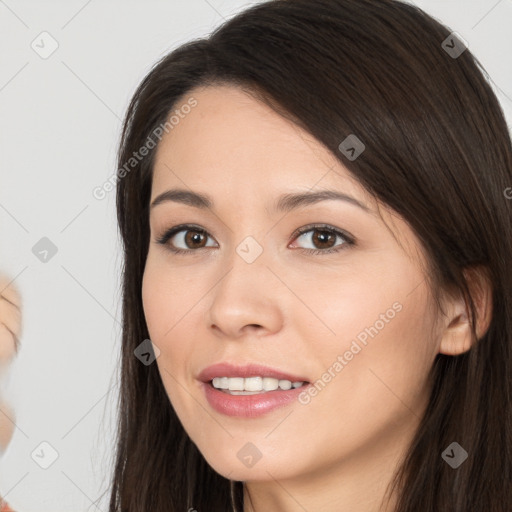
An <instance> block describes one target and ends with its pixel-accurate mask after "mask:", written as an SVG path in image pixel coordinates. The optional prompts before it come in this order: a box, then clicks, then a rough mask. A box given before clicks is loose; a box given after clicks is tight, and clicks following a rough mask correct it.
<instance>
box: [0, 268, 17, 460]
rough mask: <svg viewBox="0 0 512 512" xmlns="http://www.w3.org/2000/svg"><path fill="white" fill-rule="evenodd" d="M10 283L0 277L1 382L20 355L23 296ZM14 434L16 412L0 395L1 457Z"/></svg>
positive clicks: (8, 280) (5, 278) (3, 277)
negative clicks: (14, 359) (12, 362)
mask: <svg viewBox="0 0 512 512" xmlns="http://www.w3.org/2000/svg"><path fill="white" fill-rule="evenodd" d="M10 281H11V280H10V279H8V278H7V277H6V276H3V275H0V380H1V379H2V378H3V376H4V373H5V371H6V369H7V367H8V366H9V364H10V362H11V361H12V359H13V358H14V357H15V356H16V354H17V353H18V350H19V344H20V337H21V296H20V294H19V292H18V290H17V289H16V288H15V286H14V284H13V283H11V282H10ZM0 391H1V386H0ZM13 433H14V411H13V410H12V409H11V407H10V406H9V404H7V403H6V402H4V399H3V397H2V396H1V394H0V455H1V454H2V453H3V452H4V451H5V450H6V448H7V446H8V444H9V442H10V440H11V438H12V435H13Z"/></svg>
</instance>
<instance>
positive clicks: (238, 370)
mask: <svg viewBox="0 0 512 512" xmlns="http://www.w3.org/2000/svg"><path fill="white" fill-rule="evenodd" d="M258 376H260V377H272V378H274V379H280V380H289V381H290V382H309V381H308V379H306V378H305V377H301V376H297V375H292V374H290V373H285V372H282V371H280V370H276V369H274V368H269V367H268V366H263V365H260V364H248V365H244V366H235V365H232V364H229V363H218V364H214V365H212V366H208V367H207V368H205V369H204V370H203V371H202V372H201V373H200V374H199V375H198V377H197V378H198V379H199V380H200V381H201V382H210V381H211V380H212V379H213V378H214V377H258Z"/></svg>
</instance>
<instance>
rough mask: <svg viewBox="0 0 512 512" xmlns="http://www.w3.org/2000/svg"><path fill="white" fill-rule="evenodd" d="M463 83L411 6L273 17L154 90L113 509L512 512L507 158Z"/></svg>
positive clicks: (147, 89) (338, 8) (323, 9)
mask: <svg viewBox="0 0 512 512" xmlns="http://www.w3.org/2000/svg"><path fill="white" fill-rule="evenodd" d="M479 67H480V65H479V63H478V61H477V60H476V59H475V57H474V56H473V55H472V54H471V52H470V51H469V50H468V49H467V48H466V47H465V45H464V42H463V41H462V40H461V38H458V37H457V36H456V34H452V33H451V31H450V30H449V29H448V28H447V27H445V26H443V25H442V24H440V23H439V22H438V21H436V20H434V19H432V18H431V17H430V16H428V15H426V14H425V13H424V12H422V11H421V10H420V9H418V8H417V7H414V6H412V5H408V4H405V3H401V2H397V1H390V0H388V1H382V0H379V1H375V0H357V1H355V0H315V1H311V0H294V1H285V0H276V1H272V2H266V3H263V4H260V5H256V6H254V7H252V8H250V9H248V10H246V11H245V12H242V13H241V14H239V15H237V16H235V17H234V18H232V19H230V20H229V21H227V22H226V23H225V24H224V25H223V26H221V27H220V28H219V29H217V30H216V31H215V32H214V33H213V34H212V35H211V36H210V37H208V38H206V39H201V40H197V41H193V42H190V43H188V44H185V45H183V46H181V47H180V48H178V49H176V50H174V51H173V52H172V53H170V54H169V55H167V56H166V57H164V58H163V59H161V61H160V62H159V63H158V64H157V65H156V66H155V67H154V68H153V69H152V70H151V72H150V73H149V74H148V75H147V76H146V78H145V79H144V80H143V82H142V83H141V85H140V86H139V88H138V89H137V91H136V93H135V95H134V97H133V99H132V102H131V104H130V106H129V109H128V113H127V116H126V122H125V126H124V131H123V137H122V141H121V147H120V151H119V157H118V164H119V173H118V180H117V194H118V195H117V199H118V203H117V206H118V220H119V226H120V231H121V235H122V240H123V243H124V257H125V268H124V286H123V294H124V300H123V307H124V332H123V357H122V365H121V381H122V391H121V400H120V404H119V407H120V420H119V437H118V444H117V458H116V467H115V473H114V477H113V488H112V494H111V504H110V511H111V512H116V511H130V512H132V511H142V510H151V511H164V510H166V511H169V510H173V511H174V510H176V511H178V510H180V511H181V510H197V511H202V510H213V511H219V512H220V511H222V512H223V511H226V510H239V511H241V510H244V512H248V511H257V512H260V511H269V510H280V511H296V510H311V511H312V510H323V511H334V510H336V511H338V510H350V511H351V512H360V511H361V512H362V511H365V512H368V511H377V510H379V511H394V512H405V511H413V510H414V511H422V512H426V511H459V512H463V511H464V512H466V511H469V510H471V511H472V512H483V511H494V512H503V511H505V510H510V509H511V507H512V467H511V462H512V460H511V459H512V435H511V429H510V424H511V422H512V402H511V400H512V386H511V384H512V380H511V378H512V377H511V376H512V360H511V357H512V351H511V348H512V346H511V336H512V324H511V321H512V303H511V290H512V282H511V273H510V269H509V262H510V261H511V259H512V245H511V243H512V242H511V241H512V223H511V219H512V216H511V202H510V201H509V200H507V199H506V197H505V196H504V191H505V190H506V188H507V187H510V185H511V183H512V148H511V141H510V135H509V133H508V130H507V124H506V122H505V119H504V115H503V112H502V110H501V107H500V105H499V103H498V101H497V98H496V97H495V95H494V93H493V92H492V89H491V87H490V86H489V84H488V83H487V81H486V80H485V78H484V76H483V74H482V70H481V69H479ZM480 68H481V67H480ZM304 244H306V245H304ZM149 340H151V342H149ZM134 353H135V356H136V357H134ZM155 358H156V359H155Z"/></svg>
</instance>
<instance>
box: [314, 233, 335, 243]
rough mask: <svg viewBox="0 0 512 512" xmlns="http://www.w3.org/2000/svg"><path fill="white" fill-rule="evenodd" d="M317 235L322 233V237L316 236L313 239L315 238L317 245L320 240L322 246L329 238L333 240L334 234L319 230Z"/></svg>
mask: <svg viewBox="0 0 512 512" xmlns="http://www.w3.org/2000/svg"><path fill="white" fill-rule="evenodd" d="M317 233H320V235H315V236H314V237H313V238H314V241H315V243H317V242H318V239H320V242H318V243H320V245H322V243H325V242H326V241H328V239H329V238H332V236H333V235H332V233H329V232H328V231H318V230H317Z"/></svg>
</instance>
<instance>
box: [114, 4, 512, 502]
mask: <svg viewBox="0 0 512 512" xmlns="http://www.w3.org/2000/svg"><path fill="white" fill-rule="evenodd" d="M451 32H452V31H451V30H450V29H449V28H448V27H446V26H444V25H443V24H441V23H440V22H439V21H437V20H435V19H433V18H432V17H430V16H429V15H427V14H426V13H425V12H423V11H422V10H421V9H419V8H417V7H415V6H413V5H410V4H406V3H402V2H399V1H394V0H291V1H287V0H275V1H269V2H266V3H262V4H258V5H255V6H253V7H251V8H249V9H247V10H245V11H243V12H241V13H240V14H238V15H237V16H235V17H233V18H232V19H230V20H228V21H227V22H225V23H224V24H223V25H222V26H220V27H219V28H218V29H217V30H215V31H214V32H213V33H212V34H211V35H210V36H209V37H207V38H202V39H198V40H194V41H192V42H189V43H187V44H184V45H182V46H180V47H179V48H177V49H175V50H174V51H172V52H171V53H169V54H168V55H167V56H165V57H164V58H162V59H161V60H160V61H159V62H158V63H157V64H155V66H154V67H153V69H152V70H151V71H150V72H149V73H148V75H147V76H146V77H145V78H144V80H143V81H142V83H141V84H140V85H139V87H138V88H137V90H136V92H135V94H134V96H133V98H132V101H131V103H130V105H129V108H128V111H127V114H126V119H125V123H124V127H123V131H122V136H121V143H120V149H119V153H118V169H119V175H118V180H117V215H118V223H119V228H120V233H121V237H122V242H123V249H124V268H123V285H122V286H123V287H122V293H123V304H122V307H123V333H122V353H121V364H120V400H119V405H118V407H119V420H118V422H119V424H118V432H117V435H118V439H117V447H116V453H115V468H114V472H113V478H112V490H111V496H110V508H109V511H110V512H121V511H122V512H128V511H129V512H148V511H151V512H164V511H165V512H170V511H180V512H183V511H187V510H188V509H189V508H194V509H196V510H198V511H199V512H202V511H205V510H210V511H214V512H217V511H219V512H224V511H227V510H233V506H236V507H238V510H242V508H243V488H242V483H241V482H230V480H228V479H226V478H224V477H223V476H221V475H219V474H218V473H216V472H215V471H214V470H213V469H212V468H211V467H210V466H209V465H208V464H207V463H206V461H205V459H204V458H203V456H202V455H201V453H200V452H199V451H198V449H197V447H196V446H195V445H194V444H193V443H192V441H191V440H190V438H189V437H188V436H187V433H186V432H185V431H184V429H183V427H182V425H181V423H180V421H179V419H178V418H177V416H176V414H175V412H174V410H173V408H172V405H171V404H170V402H169V398H168V396H167V394H166V392H165V390H164V387H163V384H162V380H161V378H160V374H159V371H158V367H157V365H156V364H151V365H148V366H145V365H144V364H141V362H140V361H139V360H138V359H137V358H136V357H135V356H134V350H135V348H136V347H137V346H138V345H139V344H140V343H141V342H142V341H143V340H145V339H147V338H149V335H148V330H147V326H146V323H145V318H144V314H143V308H142V299H141V286H142V276H143V271H144V265H145V260H146V255H147V251H148V243H149V232H150V231H149V220H148V218H149V214H148V204H149V199H150V193H151V182H152V166H153V160H154V154H155V150H156V147H155V148H153V149H151V150H150V151H149V153H148V155H147V156H145V157H144V158H141V159H140V160H138V161H137V162H136V163H135V162H132V163H131V164H130V165H131V167H129V168H127V167H126V163H127V162H128V161H130V158H132V155H133V153H134V152H136V151H137V150H138V149H139V148H141V147H142V146H144V145H147V141H148V137H151V136H152V134H154V133H155V130H157V133H158V127H159V126H162V125H164V124H165V123H166V121H167V119H168V116H169V115H170V113H171V112H172V111H173V109H175V108H176V106H177V105H178V103H179V102H180V101H183V100H184V99H186V98H187V94H189V93H190V91H191V90H192V89H193V88H194V87H197V86H200V85H215V84H222V83H228V84H233V85H237V86H239V87H241V88H243V89H244V90H246V91H248V92H249V93H250V94H253V95H254V96H255V97H256V98H258V99H260V100H261V101H264V102H266V104H268V105H269V106H271V107H272V108H273V109H274V110H275V111H276V112H278V113H279V114H280V115H282V116H285V117H287V118H289V119H291V120H293V121H294V122H295V123H297V125H300V126H301V127H302V128H304V129H305V130H307V131H308V132H309V133H311V134H312V135H313V136H314V137H316V138H317V139H318V140H319V141H320V142H322V143H323V144H324V145H325V146H326V147H327V148H328V149H329V150H330V151H331V152H332V153H333V154H334V155H335V156H336V157H337V158H338V159H339V160H340V161H341V163H342V164H343V165H344V166H345V167H346V168H347V169H348V170H349V171H350V172H351V173H352V174H353V176H354V177H355V178H356V179H357V180H359V182H360V183H361V184H362V185H363V186H364V187H365V188H366V189H367V190H368V191H369V192H370V193H371V194H373V195H374V196H375V197H376V198H378V199H379V200H380V201H381V202H382V203H384V204H386V205H389V206H390V207H391V208H392V209H394V210H395V211H396V212H398V213H399V214H400V215H401V216H402V217H403V218H404V219H405V220H406V221H407V222H408V223H409V225H410V226H411V227H412V229H413V230H414V232H415V234H416V235H417V237H418V238H419V240H420V241H421V243H422V245H423V247H424V249H425V251H426V254H427V255H428V258H429V269H428V279H429V283H430V285H431V287H432V291H433V294H434V296H435V297H438V292H439V290H441V289H443V288H444V287H446V288H448V287H450V288H455V289H457V290H460V291H461V293H463V294H464V297H465V298H466V300H467V304H468V305H469V307H470V312H471V313H472V315H471V320H473V321H474V320H475V308H474V304H473V301H472V297H471V296H470V294H469V288H468V286H467V281H466V279H465V275H464V273H463V270H464V269H468V268H471V267H474V266H482V267H484V268H485V269H486V271H487V273H488V276H489V280H490V283H491V285H492V303H493V314H492V319H491V323H490V326H489V328H488V330H487V332H486V333H485V334H484V335H483V336H481V338H480V339H478V340H477V336H476V332H475V327H474V325H473V335H474V337H475V338H474V339H475V340H476V341H477V342H476V343H475V344H474V345H473V346H472V348H471V349H470V350H468V351H467V352H465V353H463V354H461V355H458V356H447V355H442V354H439V355H438V356H437V357H436V360H435V363H434V365H433V368H432V373H431V377H432V382H433V391H432V394H431V398H430V402H429V405H428V407H427V410H426V413H425V415H424V417H423V418H422V422H421V425H420V427H419V429H418V431H417V433H416V436H415V438H414V440H413V442H412V444H411V446H410V449H409V452H408V455H407V458H406V460H405V461H404V463H403V464H402V466H401V467H400V470H399V472H398V473H397V474H396V479H395V480H394V484H395V487H394V488H395V489H396V491H397V493H398V494H397V495H398V505H397V508H396V511H397V512H406V511H407V512H410V511H415V512H427V511H429V512H430V511H432V512H434V511H435V512H439V511H443V512H445V511H446V512H448V511H450V512H451V511H458V512H467V511H469V510H471V511H472V512H484V511H485V512H504V511H505V510H512V471H511V467H512V466H511V464H512V353H511V348H512V300H511V299H512V279H511V275H512V273H511V271H510V264H511V262H512V215H511V204H512V202H511V201H510V200H507V198H506V194H505V193H504V191H505V190H506V189H507V188H508V187H510V186H512V147H511V140H510V134H509V131H508V128H507V124H506V121H505V118H504V114H503V111H502V109H501V106H500V104H499V102H498V100H497V98H496V96H495V94H494V92H493V90H492V88H491V86H490V85H489V83H488V80H487V77H486V76H485V71H484V69H483V66H482V65H481V64H480V63H479V62H478V60H477V59H476V58H475V57H474V55H473V54H472V53H471V51H470V50H469V49H466V50H465V51H462V53H460V52H459V53H460V55H454V54H453V52H452V53H450V51H449V49H450V48H454V47H455V48H458V49H460V48H461V47H460V44H458V43H457V46H456V42H454V40H453V39H452V40H450V39H447V38H449V37H451V36H450V34H451ZM447 40H448V41H449V42H450V44H448V45H446V44H445V43H444V42H445V41H447ZM351 134H355V135H356V136H357V137H358V138H359V139H360V140H361V141H362V142H363V143H364V144H365V150H364V152H363V153H361V154H360V155H359V157H358V158H356V159H355V160H354V159H349V158H348V157H347V156H345V154H344V153H343V152H341V151H340V149H339V145H340V143H341V142H342V141H343V140H344V139H346V137H348V136H349V135H351ZM123 167H124V169H125V170H124V172H123V171H121V169H122V168H123ZM438 304H439V303H438ZM453 441H457V442H458V443H459V444H460V445H461V446H462V447H463V448H464V449H465V450H466V451H467V452H468V454H469V456H468V459H467V460H466V461H465V462H464V463H463V464H462V465H460V466H459V467H458V468H457V469H453V468H452V467H450V466H449V465H448V464H447V463H446V462H445V461H444V460H443V459H442V457H441V454H442V452H443V451H444V450H445V449H446V448H447V447H448V446H449V445H450V444H451V443H452V442H453ZM390 488H391V487H390ZM231 490H233V499H232V496H231ZM232 502H234V503H232Z"/></svg>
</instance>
